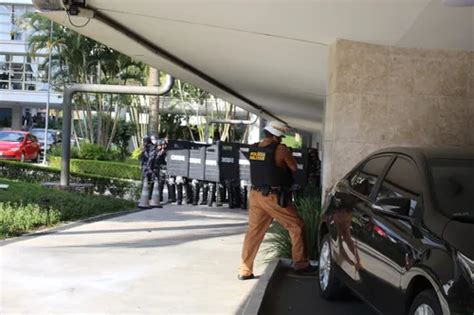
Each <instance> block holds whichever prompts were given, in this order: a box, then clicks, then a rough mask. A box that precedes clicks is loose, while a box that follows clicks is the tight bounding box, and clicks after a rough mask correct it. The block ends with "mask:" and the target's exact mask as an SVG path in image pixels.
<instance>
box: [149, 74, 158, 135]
mask: <svg viewBox="0 0 474 315" xmlns="http://www.w3.org/2000/svg"><path fill="white" fill-rule="evenodd" d="M147 85H148V86H159V85H160V71H159V70H158V69H155V68H152V67H150V73H149V74H148V82H147ZM148 106H149V113H150V121H149V125H148V132H149V133H150V134H157V135H158V132H159V128H160V126H159V125H160V100H159V97H158V96H148Z"/></svg>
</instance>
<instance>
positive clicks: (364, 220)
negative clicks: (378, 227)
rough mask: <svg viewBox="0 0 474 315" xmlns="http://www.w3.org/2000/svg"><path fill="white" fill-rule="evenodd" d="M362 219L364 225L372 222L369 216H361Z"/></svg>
mask: <svg viewBox="0 0 474 315" xmlns="http://www.w3.org/2000/svg"><path fill="white" fill-rule="evenodd" d="M360 219H361V220H362V221H363V222H364V223H369V222H370V216H369V215H368V214H361V215H360Z"/></svg>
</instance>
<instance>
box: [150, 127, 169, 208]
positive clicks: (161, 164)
mask: <svg viewBox="0 0 474 315" xmlns="http://www.w3.org/2000/svg"><path fill="white" fill-rule="evenodd" d="M151 138H152V142H154V143H155V149H154V151H153V154H152V159H153V162H152V169H153V180H155V179H157V180H158V191H159V195H160V197H159V200H160V202H161V201H163V188H164V185H165V181H166V147H165V142H164V140H161V139H158V138H156V137H153V136H152V137H151Z"/></svg>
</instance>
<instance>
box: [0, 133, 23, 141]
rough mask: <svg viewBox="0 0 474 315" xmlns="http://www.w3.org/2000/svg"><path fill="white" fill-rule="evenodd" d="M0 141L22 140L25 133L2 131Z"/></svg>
mask: <svg viewBox="0 0 474 315" xmlns="http://www.w3.org/2000/svg"><path fill="white" fill-rule="evenodd" d="M0 141H7V142H22V141H23V134H22V133H19V132H9V131H4V132H0Z"/></svg>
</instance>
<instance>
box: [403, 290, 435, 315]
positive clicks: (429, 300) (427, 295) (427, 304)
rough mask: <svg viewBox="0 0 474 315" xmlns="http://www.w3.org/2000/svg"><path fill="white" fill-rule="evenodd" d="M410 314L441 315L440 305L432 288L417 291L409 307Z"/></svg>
mask: <svg viewBox="0 0 474 315" xmlns="http://www.w3.org/2000/svg"><path fill="white" fill-rule="evenodd" d="M408 314H410V315H441V314H443V312H442V311H441V305H440V303H439V300H438V297H437V296H436V292H435V291H434V290H425V291H422V292H421V293H419V294H418V295H417V296H416V297H415V299H414V300H413V303H412V304H411V307H410V312H409V313H408Z"/></svg>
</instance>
